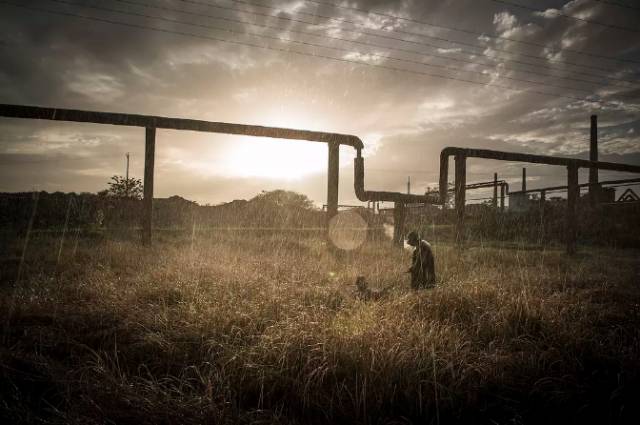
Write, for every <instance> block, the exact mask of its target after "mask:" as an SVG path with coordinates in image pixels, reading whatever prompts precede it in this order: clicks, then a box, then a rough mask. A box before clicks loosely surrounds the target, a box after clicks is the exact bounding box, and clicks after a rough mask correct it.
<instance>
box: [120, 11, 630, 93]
mask: <svg viewBox="0 0 640 425" xmlns="http://www.w3.org/2000/svg"><path fill="white" fill-rule="evenodd" d="M116 1H121V0H116ZM181 1H182V2H184V3H190V4H194V5H199V6H204V7H208V8H213V9H219V10H227V11H232V12H242V13H246V14H250V15H253V16H261V17H267V18H274V19H278V20H283V21H288V22H296V23H301V24H305V25H312V26H314V27H318V28H325V29H332V27H330V26H328V25H321V24H317V23H315V22H309V21H304V20H301V19H295V18H291V17H286V16H280V15H271V14H268V13H260V12H255V11H250V10H246V9H238V8H233V7H225V6H220V5H217V4H211V3H207V2H203V1H198V0H181ZM227 1H233V0H227ZM258 7H261V8H263V9H270V10H273V11H276V12H278V13H279V12H280V11H279V10H278V9H276V8H273V7H269V6H258ZM298 14H305V15H311V16H313V17H315V18H324V19H327V20H330V21H337V22H341V23H348V24H350V25H353V26H355V27H359V28H365V29H368V28H367V27H366V26H365V25H362V24H359V23H357V22H353V21H349V20H345V19H340V18H333V17H329V16H324V15H317V14H312V13H305V12H298ZM340 31H342V32H346V33H351V34H354V35H357V36H362V35H364V36H369V37H377V38H381V39H385V40H392V41H399V42H403V43H409V44H414V45H419V46H425V47H430V48H434V49H443V48H445V47H444V46H439V45H434V44H430V43H426V42H424V41H415V40H407V39H405V38H399V37H393V36H389V35H381V34H375V33H372V32H367V31H354V30H349V29H346V28H342V27H341V28H340ZM387 32H388V31H387ZM394 32H398V33H401V34H409V35H412V36H417V37H422V38H428V39H432V40H437V41H441V42H447V43H450V44H457V45H461V46H467V47H472V48H475V49H482V51H481V52H477V51H469V50H462V49H459V51H458V52H457V53H464V54H468V55H472V56H484V57H486V58H488V59H490V60H493V61H495V60H498V59H499V60H503V61H504V62H507V63H517V64H519V65H525V66H530V67H535V68H542V69H546V70H552V69H555V68H554V67H553V66H550V65H541V64H535V63H531V62H524V61H521V60H517V59H511V58H510V57H505V56H498V55H495V56H492V55H490V54H487V53H486V52H485V51H484V50H485V49H486V47H485V46H481V45H477V44H472V43H465V42H461V41H456V40H451V39H448V38H443V37H437V36H432V35H426V34H419V33H414V32H408V31H400V30H397V31H394ZM456 49H458V48H456ZM491 50H492V51H495V52H502V53H507V54H512V52H511V51H509V50H505V49H500V48H496V47H492V48H491ZM519 54H520V55H521V56H523V57H528V58H532V59H535V60H545V61H547V62H551V63H557V64H563V65H571V66H575V67H581V68H585V69H593V70H597V71H602V72H615V71H614V70H611V69H608V68H601V67H597V66H593V65H583V64H578V63H574V62H569V61H566V60H560V59H551V58H546V57H540V56H536V55H528V54H526V53H519ZM562 71H564V72H566V73H571V74H575V75H583V76H588V77H593V78H605V79H607V80H614V81H620V82H625V83H630V84H635V83H636V82H637V81H631V80H626V79H623V78H617V77H611V76H609V75H602V74H589V73H586V72H580V71H576V70H566V69H562ZM525 72H526V71H525Z"/></svg>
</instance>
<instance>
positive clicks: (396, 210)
mask: <svg viewBox="0 0 640 425" xmlns="http://www.w3.org/2000/svg"><path fill="white" fill-rule="evenodd" d="M405 217H406V210H405V208H404V203H403V202H394V203H393V243H394V245H398V246H400V247H402V246H404V224H405Z"/></svg>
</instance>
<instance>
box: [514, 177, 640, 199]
mask: <svg viewBox="0 0 640 425" xmlns="http://www.w3.org/2000/svg"><path fill="white" fill-rule="evenodd" d="M625 183H639V184H640V178H637V177H636V178H633V179H621V180H605V181H601V182H598V183H580V184H579V185H578V187H580V188H583V187H591V186H593V185H595V186H606V185H616V184H625ZM567 189H569V186H549V187H540V188H537V189H528V190H525V191H524V192H523V191H516V192H511V194H515V195H518V194H527V193H538V192H549V191H552V190H567Z"/></svg>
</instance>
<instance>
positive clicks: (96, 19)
mask: <svg viewBox="0 0 640 425" xmlns="http://www.w3.org/2000/svg"><path fill="white" fill-rule="evenodd" d="M0 4H6V5H9V6H14V7H18V8H23V9H28V10H33V11H37V12H43V13H48V14H52V15H60V16H67V17H74V18H80V19H85V20H90V21H94V22H102V23H107V24H112V25H120V26H125V27H129V28H136V29H141V30H148V31H157V32H162V33H166V34H174V35H181V36H185V37H193V38H199V39H203V40H211V41H218V42H222V43H230V44H235V45H239V46H246V47H255V48H259V49H266V50H272V51H276V52H283V53H287V54H296V55H300V56H308V57H315V58H320V59H328V60H332V61H337V62H343V63H351V64H356V65H365V66H369V67H372V68H380V69H386V70H389V71H394V72H404V73H408V74H414V75H421V76H427V77H433V78H439V79H444V80H450V81H457V82H463V83H468V84H474V85H479V86H485V87H496V88H502V89H505V90H509V91H514V92H518V93H532V94H538V95H541V96H548V97H555V98H563V99H570V100H576V101H580V102H588V103H595V104H600V105H602V104H606V103H608V102H604V101H602V100H593V99H588V98H581V97H576V96H570V95H562V94H555V93H549V92H542V91H538V90H531V89H526V90H523V89H520V88H515V87H511V86H505V85H502V84H495V83H492V82H488V83H485V82H479V81H474V80H467V79H464V78H459V77H451V76H445V75H439V74H432V73H429V72H424V71H416V70H411V69H404V68H398V67H394V66H388V65H380V64H373V63H370V62H366V61H358V60H354V59H346V58H336V57H333V56H327V55H321V54H317V53H313V52H299V51H296V50H290V49H285V48H279V47H273V46H268V45H259V44H254V43H248V42H242V41H236V40H227V39H224V38H219V37H213V36H208V35H202V34H195V33H190V32H184V31H176V30H168V29H165V28H157V27H150V26H146V25H141V24H133V23H129V22H122V21H116V20H112V19H106V18H100V17H94V16H87V15H80V14H76V13H70V12H62V11H55V10H50V9H42V8H37V7H32V6H27V5H24V4H15V3H11V2H7V1H6V0H0Z"/></svg>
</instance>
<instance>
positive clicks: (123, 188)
mask: <svg viewBox="0 0 640 425" xmlns="http://www.w3.org/2000/svg"><path fill="white" fill-rule="evenodd" d="M108 184H109V188H108V189H106V190H103V191H101V192H98V195H101V196H113V197H116V198H132V199H142V190H143V187H142V181H141V180H140V179H134V178H130V179H126V178H124V177H122V176H113V177H111V181H110V182H109V183H108Z"/></svg>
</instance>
